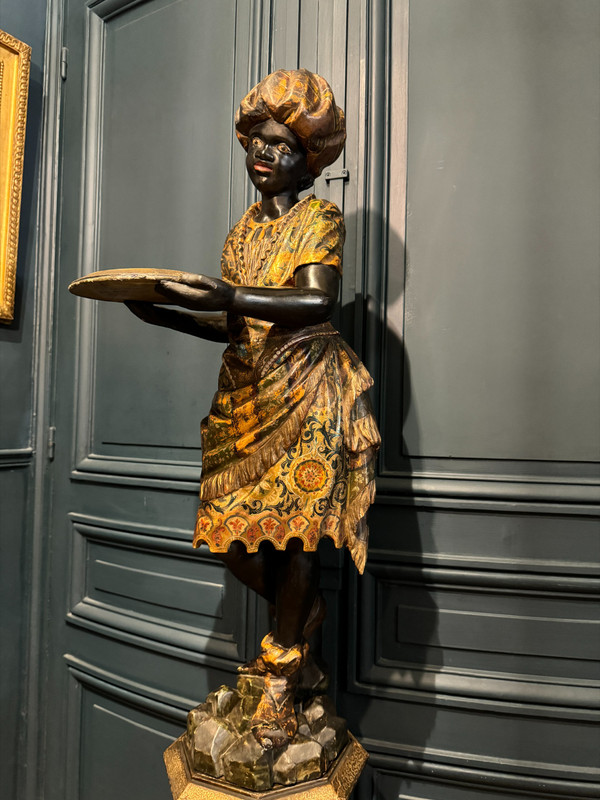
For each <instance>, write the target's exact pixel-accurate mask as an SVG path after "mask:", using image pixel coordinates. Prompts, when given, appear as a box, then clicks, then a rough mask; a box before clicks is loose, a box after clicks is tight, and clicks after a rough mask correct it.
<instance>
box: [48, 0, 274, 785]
mask: <svg viewBox="0 0 600 800" xmlns="http://www.w3.org/2000/svg"><path fill="white" fill-rule="evenodd" d="M261 13H262V7H261V4H260V3H253V2H250V0H247V1H244V0H237V2H234V1H233V0H223V2H219V3H214V2H198V0H152V1H151V2H143V3H139V2H138V3H132V2H130V0H129V1H128V2H126V1H125V0H123V2H118V1H117V2H115V0H106V2H88V3H86V2H82V1H81V0H71V2H68V3H67V4H66V8H65V45H66V47H67V48H68V72H67V78H66V81H65V83H64V89H63V109H62V114H63V123H62V124H63V129H62V142H61V144H62V150H61V153H62V161H61V164H62V176H61V187H62V196H61V229H60V242H59V248H60V252H59V270H58V275H57V291H56V295H57V307H58V311H57V339H56V353H57V358H56V389H55V392H56V408H55V420H54V424H55V426H56V431H57V433H56V438H57V448H56V459H55V461H54V463H53V465H52V481H53V484H52V491H53V511H52V518H51V520H49V526H50V528H51V535H52V557H51V559H52V560H51V565H50V575H51V583H52V585H51V590H50V594H51V599H50V604H51V614H50V617H51V622H50V629H49V638H48V645H49V657H48V663H49V667H48V668H49V682H50V685H51V686H52V692H51V693H50V697H49V702H48V706H47V715H48V716H47V719H46V728H47V730H48V731H49V736H48V742H47V758H46V765H47V769H46V776H45V784H46V785H45V794H44V796H45V797H46V798H48V800H50V799H53V798H60V799H61V800H63V799H64V798H65V797H68V798H73V800H74V799H75V798H79V797H81V798H85V800H106V798H109V797H110V798H114V800H119V798H122V799H123V800H125V798H138V797H139V798H141V797H143V798H145V800H159V798H160V800H165V798H167V797H168V796H169V788H168V782H167V778H166V773H165V771H164V768H163V765H162V757H161V753H162V751H163V750H164V749H165V747H166V746H167V745H168V744H169V742H170V740H171V739H172V738H173V737H174V736H176V735H178V734H179V732H180V731H181V729H182V728H183V725H184V721H185V710H186V709H187V708H190V707H191V706H192V705H194V704H195V703H197V702H199V700H200V699H202V697H203V696H204V695H205V694H206V693H207V692H208V691H209V689H210V688H212V687H214V686H215V685H219V684H220V683H222V682H224V681H226V680H228V679H229V678H230V677H231V673H232V672H233V671H234V670H235V665H236V664H237V663H239V662H240V660H244V659H245V658H246V656H247V654H248V653H249V651H250V650H252V649H253V642H254V620H255V605H254V600H253V599H251V598H248V597H247V596H246V594H245V593H244V592H243V591H242V590H241V589H240V587H239V586H237V585H236V584H235V583H230V582H229V581H228V579H227V577H226V576H225V574H224V570H223V568H222V567H221V565H220V563H218V562H216V561H215V560H214V559H212V558H211V557H210V556H209V555H208V554H207V553H206V552H195V551H192V549H191V547H190V541H191V528H192V527H193V521H194V517H195V506H196V493H197V486H198V478H199V473H200V433H199V426H200V419H201V417H202V415H203V414H204V413H205V412H206V409H207V408H208V406H209V405H210V401H211V397H212V392H213V391H214V387H215V385H216V379H217V370H218V364H219V361H220V358H219V356H220V348H219V346H218V345H214V344H210V343H202V342H200V341H199V340H192V338H191V337H187V338H186V337H184V336H181V335H176V334H172V333H170V332H167V331H163V330H158V329H152V328H151V327H150V326H144V325H143V323H141V322H140V321H139V320H137V319H136V318H134V317H133V315H131V314H130V313H129V312H128V311H127V310H126V309H125V308H124V307H123V306H121V305H120V304H115V305H114V306H113V305H110V304H103V305H100V304H95V303H94V302H92V301H78V300H76V299H75V298H74V297H72V296H71V295H69V294H68V293H67V285H68V283H69V282H70V281H71V280H73V279H74V278H76V277H77V276H78V275H81V274H85V273H88V272H90V271H93V270H96V269H100V268H117V267H124V266H127V267H181V268H183V269H186V270H191V271H200V270H202V271H204V272H207V273H209V274H218V271H219V258H220V251H221V247H222V242H223V240H224V238H225V234H226V232H227V230H228V229H229V227H230V220H231V219H232V217H236V218H237V217H238V216H239V215H240V214H241V212H242V210H243V209H244V208H245V205H246V188H245V181H244V175H243V159H241V158H240V159H237V160H236V161H235V163H234V164H233V166H232V157H231V156H232V148H233V146H234V138H233V131H232V118H233V113H234V110H235V109H234V103H235V102H236V101H238V100H239V97H240V96H242V95H243V94H244V93H245V91H247V89H248V87H249V85H251V84H252V83H253V82H255V81H256V80H257V79H258V72H259V70H262V68H263V67H262V65H260V64H259V63H258V61H256V60H255V61H253V60H252V58H251V57H250V41H251V36H252V33H253V29H254V26H256V25H258V24H259V22H260V15H261ZM254 52H255V50H253V53H254ZM235 146H236V147H237V145H235ZM65 765H66V766H65Z"/></svg>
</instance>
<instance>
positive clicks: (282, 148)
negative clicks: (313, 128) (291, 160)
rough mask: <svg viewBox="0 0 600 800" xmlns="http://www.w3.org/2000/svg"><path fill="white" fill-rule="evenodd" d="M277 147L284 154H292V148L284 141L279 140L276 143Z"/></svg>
mask: <svg viewBox="0 0 600 800" xmlns="http://www.w3.org/2000/svg"><path fill="white" fill-rule="evenodd" d="M277 149H278V150H279V152H280V153H283V154H284V155H286V156H291V154H292V148H291V147H290V146H289V145H287V144H286V143H285V142H279V144H278V145H277Z"/></svg>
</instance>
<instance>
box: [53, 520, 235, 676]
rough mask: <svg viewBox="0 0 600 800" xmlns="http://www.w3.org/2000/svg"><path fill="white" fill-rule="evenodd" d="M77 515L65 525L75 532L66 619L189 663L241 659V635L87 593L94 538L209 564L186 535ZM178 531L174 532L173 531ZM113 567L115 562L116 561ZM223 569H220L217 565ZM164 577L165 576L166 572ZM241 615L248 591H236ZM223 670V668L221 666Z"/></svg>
mask: <svg viewBox="0 0 600 800" xmlns="http://www.w3.org/2000/svg"><path fill="white" fill-rule="evenodd" d="M82 518H83V515H78V518H77V519H74V518H73V515H71V517H70V521H71V525H72V527H73V531H74V533H75V534H76V537H75V538H74V540H73V556H72V558H73V566H72V576H73V577H72V584H71V591H70V595H71V597H70V603H69V606H70V611H69V612H68V614H67V617H66V621H67V622H68V623H69V624H71V625H75V626H78V627H80V628H87V629H88V630H90V631H92V632H95V633H97V632H98V631H99V630H100V629H101V630H103V631H104V633H105V635H109V636H111V637H112V638H114V639H118V640H119V641H122V640H124V639H125V638H127V641H131V642H132V643H133V642H135V643H136V644H137V645H138V646H141V647H145V648H146V649H150V650H155V651H159V652H163V653H165V652H168V653H170V654H173V653H174V652H176V653H177V654H178V657H179V658H184V659H185V660H188V661H193V662H194V663H201V664H210V663H211V659H212V660H216V663H218V664H219V665H220V666H221V667H223V666H224V664H223V662H226V663H228V664H229V665H230V666H231V670H232V671H235V666H236V665H237V664H238V663H239V659H240V658H243V653H244V652H245V648H246V641H245V636H247V632H246V634H243V640H242V641H240V642H238V641H236V639H235V637H234V633H233V631H228V632H217V631H214V630H209V629H206V628H203V627H201V626H200V625H198V626H193V627H192V626H191V625H189V624H184V623H181V622H177V621H176V620H170V619H163V618H162V617H154V616H151V615H147V614H145V613H138V612H134V611H131V610H130V609H127V608H125V607H123V608H121V607H119V606H117V605H114V604H109V603H105V602H103V601H100V600H97V599H94V598H93V597H90V596H89V595H88V594H87V589H88V577H87V570H88V569H89V544H90V543H98V544H101V545H106V546H109V547H113V546H115V547H117V548H120V549H123V548H125V549H128V550H138V551H140V552H144V553H157V554H160V555H165V556H175V557H177V558H183V559H186V560H187V561H194V562H198V563H202V562H204V563H205V564H207V565H208V564H210V565H212V566H214V561H212V560H211V559H209V558H206V557H205V556H204V557H203V556H201V555H200V556H199V555H198V554H197V552H195V551H192V549H191V547H190V542H189V539H188V540H187V541H185V540H184V539H180V538H173V537H172V536H171V537H170V538H163V537H161V536H160V535H157V534H160V533H164V529H162V528H159V527H158V526H154V530H153V535H150V536H149V535H147V534H144V533H141V532H133V531H135V530H137V531H142V530H143V529H144V528H143V526H133V525H132V526H129V527H130V530H129V531H121V530H118V529H116V528H110V527H108V526H105V527H99V526H95V525H90V524H88V523H84V522H82V521H81V520H82ZM177 534H179V535H181V534H183V531H178V532H176V535H177ZM117 566H118V565H117ZM223 571H225V568H224V567H223ZM166 577H170V576H168V575H166ZM241 598H242V605H243V607H242V609H241V610H240V613H241V615H242V617H245V616H246V613H247V606H248V591H247V590H246V591H244V592H243V593H242V594H241ZM225 669H227V667H226V666H225Z"/></svg>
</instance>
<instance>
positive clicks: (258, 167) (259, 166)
mask: <svg viewBox="0 0 600 800" xmlns="http://www.w3.org/2000/svg"><path fill="white" fill-rule="evenodd" d="M254 171H255V172H264V173H265V174H266V173H267V172H273V167H270V166H269V165H268V164H265V163H263V162H262V161H256V162H255V164H254Z"/></svg>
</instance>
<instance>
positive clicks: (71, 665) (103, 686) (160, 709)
mask: <svg viewBox="0 0 600 800" xmlns="http://www.w3.org/2000/svg"><path fill="white" fill-rule="evenodd" d="M63 658H64V660H65V662H66V664H67V668H68V670H69V673H70V674H71V675H73V677H74V678H76V679H77V681H78V682H79V683H80V684H82V685H83V686H88V687H90V688H92V689H95V690H96V691H99V692H101V693H102V694H105V695H107V696H108V697H112V698H114V699H116V700H118V701H119V702H125V703H126V704H127V705H130V706H133V707H134V708H139V709H140V710H141V711H146V712H149V713H151V714H157V715H158V716H160V717H162V718H163V719H166V720H169V722H176V723H179V722H182V723H183V724H184V725H185V722H186V719H187V712H188V711H189V709H190V708H193V707H194V706H195V705H196V701H195V700H193V699H192V698H189V697H182V696H181V695H176V694H172V693H171V692H163V691H161V690H159V689H156V688H155V687H152V686H149V685H147V684H142V683H139V682H138V681H132V680H130V679H128V678H124V677H123V676H122V675H118V674H117V673H116V672H110V671H108V670H104V669H101V668H100V667H97V666H95V665H94V664H90V663H89V662H87V661H83V660H82V659H80V658H77V657H76V656H74V655H72V654H70V653H66V654H65V655H64V656H63Z"/></svg>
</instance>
